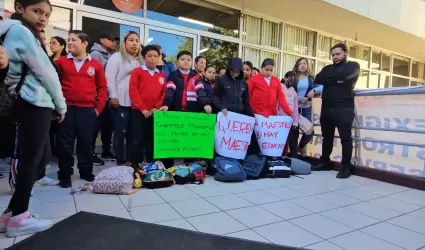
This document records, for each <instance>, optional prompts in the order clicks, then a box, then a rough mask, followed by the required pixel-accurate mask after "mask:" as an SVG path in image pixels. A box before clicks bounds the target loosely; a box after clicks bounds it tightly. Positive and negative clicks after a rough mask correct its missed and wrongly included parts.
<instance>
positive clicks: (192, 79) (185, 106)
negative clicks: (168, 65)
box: [164, 69, 209, 112]
mask: <svg viewBox="0 0 425 250" xmlns="http://www.w3.org/2000/svg"><path fill="white" fill-rule="evenodd" d="M166 89H167V90H166V92H165V100H164V105H165V106H167V107H168V108H169V110H173V111H188V112H201V111H202V110H203V107H204V106H205V105H208V104H209V102H208V98H207V97H206V95H205V91H204V85H203V84H202V81H201V78H200V77H199V75H198V74H197V73H196V72H195V71H193V70H190V71H189V74H187V75H185V74H183V73H182V72H181V70H180V69H178V70H175V71H173V72H171V74H170V75H169V76H168V78H167V85H166Z"/></svg>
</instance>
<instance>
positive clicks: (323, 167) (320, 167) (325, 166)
mask: <svg viewBox="0 0 425 250" xmlns="http://www.w3.org/2000/svg"><path fill="white" fill-rule="evenodd" d="M311 170H313V171H330V170H332V168H331V165H330V164H329V163H320V164H319V165H316V166H313V167H312V168H311Z"/></svg>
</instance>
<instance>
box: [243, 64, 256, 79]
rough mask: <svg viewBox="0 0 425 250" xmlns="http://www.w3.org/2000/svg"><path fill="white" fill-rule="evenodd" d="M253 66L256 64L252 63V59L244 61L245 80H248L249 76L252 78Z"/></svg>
mask: <svg viewBox="0 0 425 250" xmlns="http://www.w3.org/2000/svg"><path fill="white" fill-rule="evenodd" d="M253 68H254V65H252V62H250V61H245V62H243V78H244V79H245V81H248V80H249V78H251V76H252V70H253Z"/></svg>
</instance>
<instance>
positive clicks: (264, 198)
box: [237, 191, 280, 205]
mask: <svg viewBox="0 0 425 250" xmlns="http://www.w3.org/2000/svg"><path fill="white" fill-rule="evenodd" d="M237 195H238V196H239V197H241V198H243V199H245V200H247V201H249V202H251V203H254V204H256V205H260V204H266V203H271V202H276V201H280V198H278V197H276V196H273V195H271V194H269V193H266V192H264V191H253V192H246V193H240V194H237Z"/></svg>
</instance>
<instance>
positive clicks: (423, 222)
mask: <svg viewBox="0 0 425 250" xmlns="http://www.w3.org/2000/svg"><path fill="white" fill-rule="evenodd" d="M387 222H388V223H391V224H394V225H397V226H400V227H403V228H407V229H410V230H412V231H415V232H418V233H421V234H425V218H417V217H414V216H411V215H410V214H407V215H403V216H400V217H396V218H394V219H391V220H388V221H387Z"/></svg>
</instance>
